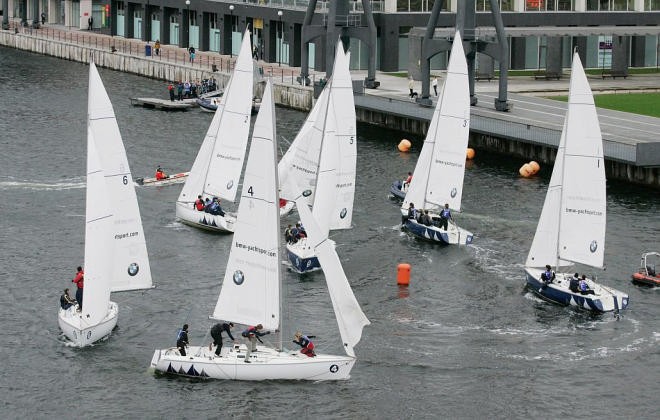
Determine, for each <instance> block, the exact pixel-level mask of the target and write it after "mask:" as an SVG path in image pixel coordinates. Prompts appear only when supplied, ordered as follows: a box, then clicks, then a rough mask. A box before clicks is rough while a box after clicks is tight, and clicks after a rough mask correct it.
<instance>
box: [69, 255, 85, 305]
mask: <svg viewBox="0 0 660 420" xmlns="http://www.w3.org/2000/svg"><path fill="white" fill-rule="evenodd" d="M76 270H77V272H76V277H74V278H73V280H71V282H73V283H75V284H76V286H77V287H78V288H77V289H76V300H77V301H78V311H79V312H80V311H82V306H83V287H84V285H85V284H84V283H85V271H84V270H83V269H82V267H81V266H78V268H77V269H76Z"/></svg>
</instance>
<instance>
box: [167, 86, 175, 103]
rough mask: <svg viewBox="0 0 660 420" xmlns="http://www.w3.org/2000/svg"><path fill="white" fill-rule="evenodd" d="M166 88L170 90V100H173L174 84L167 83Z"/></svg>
mask: <svg viewBox="0 0 660 420" xmlns="http://www.w3.org/2000/svg"><path fill="white" fill-rule="evenodd" d="M167 90H168V91H169V92H170V101H171V102H174V85H173V84H172V83H170V84H169V85H167Z"/></svg>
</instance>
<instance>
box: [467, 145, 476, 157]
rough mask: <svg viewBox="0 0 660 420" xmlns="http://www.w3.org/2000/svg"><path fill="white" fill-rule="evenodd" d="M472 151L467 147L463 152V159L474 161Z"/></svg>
mask: <svg viewBox="0 0 660 420" xmlns="http://www.w3.org/2000/svg"><path fill="white" fill-rule="evenodd" d="M474 154H475V153H474V149H473V148H471V147H468V149H467V150H466V151H465V157H466V158H467V159H474Z"/></svg>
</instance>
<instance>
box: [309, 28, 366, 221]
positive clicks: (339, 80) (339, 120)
mask: <svg viewBox="0 0 660 420" xmlns="http://www.w3.org/2000/svg"><path fill="white" fill-rule="evenodd" d="M349 63H350V53H348V52H346V53H345V52H344V47H343V44H342V42H341V40H340V41H338V42H337V45H336V54H335V63H334V66H333V70H332V81H331V83H332V84H331V86H330V95H331V105H330V106H329V107H328V112H329V113H330V114H331V116H332V117H333V120H334V125H335V133H334V139H333V141H335V142H337V145H338V147H339V167H338V171H337V175H336V181H335V188H336V190H337V192H336V196H335V201H334V209H333V211H332V212H331V214H330V221H329V228H330V229H331V230H334V229H349V228H350V227H351V226H352V221H353V201H354V198H355V175H356V172H357V170H356V166H357V134H356V115H355V99H354V97H353V82H352V80H351V73H350V69H349ZM326 125H327V124H326ZM324 141H326V140H324ZM317 220H319V219H317Z"/></svg>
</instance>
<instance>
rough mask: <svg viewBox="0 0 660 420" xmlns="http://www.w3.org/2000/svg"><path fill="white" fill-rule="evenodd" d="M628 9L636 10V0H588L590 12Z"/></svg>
mask: <svg viewBox="0 0 660 420" xmlns="http://www.w3.org/2000/svg"><path fill="white" fill-rule="evenodd" d="M656 2H657V1H656ZM628 10H631V11H632V10H635V0H587V11H590V12H596V11H601V12H603V11H628Z"/></svg>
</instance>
